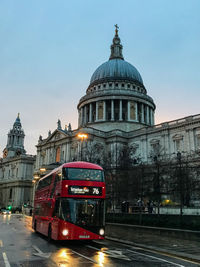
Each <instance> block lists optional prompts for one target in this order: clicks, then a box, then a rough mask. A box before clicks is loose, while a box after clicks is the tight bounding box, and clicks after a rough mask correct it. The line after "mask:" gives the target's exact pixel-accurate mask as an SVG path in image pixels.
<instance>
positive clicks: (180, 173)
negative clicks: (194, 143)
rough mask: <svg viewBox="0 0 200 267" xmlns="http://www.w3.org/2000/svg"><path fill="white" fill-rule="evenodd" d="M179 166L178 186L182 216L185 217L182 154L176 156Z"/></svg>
mask: <svg viewBox="0 0 200 267" xmlns="http://www.w3.org/2000/svg"><path fill="white" fill-rule="evenodd" d="M176 156H177V160H178V164H179V173H178V185H179V190H180V215H181V216H182V215H183V185H182V180H181V178H182V155H181V152H178V153H177V154H176Z"/></svg>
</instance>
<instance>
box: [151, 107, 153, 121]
mask: <svg viewBox="0 0 200 267" xmlns="http://www.w3.org/2000/svg"><path fill="white" fill-rule="evenodd" d="M151 125H153V109H152V108H151Z"/></svg>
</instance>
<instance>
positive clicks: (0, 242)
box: [0, 240, 3, 248]
mask: <svg viewBox="0 0 200 267" xmlns="http://www.w3.org/2000/svg"><path fill="white" fill-rule="evenodd" d="M0 247H1V248H2V247H3V241H2V240H0Z"/></svg>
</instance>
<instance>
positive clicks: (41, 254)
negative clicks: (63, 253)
mask: <svg viewBox="0 0 200 267" xmlns="http://www.w3.org/2000/svg"><path fill="white" fill-rule="evenodd" d="M32 247H33V248H34V249H35V250H36V251H37V253H33V255H35V256H39V257H42V258H49V257H50V256H51V253H44V252H42V251H41V250H40V249H39V248H38V247H37V246H35V245H33V246H32Z"/></svg>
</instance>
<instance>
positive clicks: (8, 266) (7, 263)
mask: <svg viewBox="0 0 200 267" xmlns="http://www.w3.org/2000/svg"><path fill="white" fill-rule="evenodd" d="M2 254H3V259H4V263H5V267H10V263H9V261H8V258H7V256H6V253H5V252H3V253H2Z"/></svg>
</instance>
